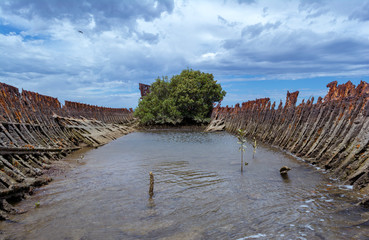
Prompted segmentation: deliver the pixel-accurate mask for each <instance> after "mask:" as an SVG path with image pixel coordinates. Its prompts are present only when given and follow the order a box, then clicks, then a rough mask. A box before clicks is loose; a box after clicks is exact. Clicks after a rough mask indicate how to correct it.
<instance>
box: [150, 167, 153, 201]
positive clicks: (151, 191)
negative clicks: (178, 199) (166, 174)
mask: <svg viewBox="0 0 369 240" xmlns="http://www.w3.org/2000/svg"><path fill="white" fill-rule="evenodd" d="M149 195H150V198H152V196H154V174H153V173H152V172H150V188H149Z"/></svg>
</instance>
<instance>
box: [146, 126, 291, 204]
mask: <svg viewBox="0 0 369 240" xmlns="http://www.w3.org/2000/svg"><path fill="white" fill-rule="evenodd" d="M237 138H238V144H240V148H239V150H240V152H241V172H243V152H245V149H246V131H245V130H243V129H238V135H237ZM252 147H253V154H252V157H253V158H254V156H255V153H256V149H257V144H256V138H255V137H254V143H253V145H252ZM247 165H248V163H247V162H246V161H245V166H247ZM289 170H291V168H289V167H287V166H283V167H281V169H279V173H280V174H281V176H282V177H287V172H288V171H289ZM149 175H150V187H149V196H150V198H152V197H153V196H154V174H153V173H152V172H150V173H149Z"/></svg>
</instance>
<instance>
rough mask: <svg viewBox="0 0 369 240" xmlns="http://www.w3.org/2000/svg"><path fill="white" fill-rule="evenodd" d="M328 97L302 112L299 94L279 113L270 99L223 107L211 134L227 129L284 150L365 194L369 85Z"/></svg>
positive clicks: (346, 87)
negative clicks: (215, 130)
mask: <svg viewBox="0 0 369 240" xmlns="http://www.w3.org/2000/svg"><path fill="white" fill-rule="evenodd" d="M327 87H328V88H329V92H328V94H327V95H326V96H325V97H324V98H321V97H319V99H318V101H317V102H316V103H314V98H311V99H309V100H307V101H306V102H305V101H304V100H303V101H302V103H301V104H299V105H298V106H296V102H297V96H298V94H299V92H298V91H297V92H293V93H289V92H287V97H286V103H285V105H284V106H283V104H282V102H281V103H280V104H279V106H278V107H277V108H275V107H276V103H275V102H274V103H271V101H270V99H269V98H264V99H257V100H254V101H248V102H244V103H242V105H241V106H240V105H239V104H237V105H236V106H235V107H228V106H227V107H220V106H217V107H216V108H215V109H214V111H213V113H212V124H211V126H210V128H209V129H210V130H211V129H212V128H214V129H217V130H219V129H222V127H223V128H225V129H226V130H227V131H229V132H233V133H235V132H236V131H237V129H240V128H242V129H245V130H246V131H247V133H248V135H249V136H252V137H256V138H257V139H258V140H259V141H262V142H265V143H268V144H271V145H274V146H278V147H280V148H282V149H284V150H286V151H289V152H291V153H293V154H295V155H296V156H298V157H301V158H303V159H304V160H306V161H308V162H310V163H312V164H315V165H317V166H319V167H322V168H325V169H327V170H329V171H330V172H331V173H332V174H333V175H334V176H335V177H338V178H340V179H341V180H343V181H345V182H346V183H347V184H351V185H353V186H354V188H355V189H360V190H361V191H362V192H365V193H368V192H369V184H368V183H369V148H368V146H369V101H368V100H369V85H368V83H366V82H363V81H362V82H361V83H360V84H359V85H358V86H357V87H355V85H353V84H352V83H351V82H350V81H349V82H347V83H346V84H342V85H337V82H336V81H335V82H331V83H329V84H328V85H327Z"/></svg>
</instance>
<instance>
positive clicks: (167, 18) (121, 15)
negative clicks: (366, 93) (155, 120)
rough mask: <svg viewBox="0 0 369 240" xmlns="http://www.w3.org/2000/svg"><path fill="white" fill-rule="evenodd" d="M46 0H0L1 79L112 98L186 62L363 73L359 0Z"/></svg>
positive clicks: (241, 69)
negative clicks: (39, 0)
mask: <svg viewBox="0 0 369 240" xmlns="http://www.w3.org/2000/svg"><path fill="white" fill-rule="evenodd" d="M56 3H57V1H56V0H50V1H48V2H47V4H46V5H45V6H43V5H37V4H36V5H35V6H36V7H38V8H33V7H32V6H30V4H29V1H26V0H14V1H9V2H6V1H5V2H2V3H0V81H1V82H6V83H9V84H14V85H16V86H17V87H21V88H25V89H29V90H32V91H38V92H41V93H43V94H49V95H51V96H56V97H59V98H61V97H63V98H67V97H68V98H67V99H69V100H78V101H84V102H87V103H90V104H96V105H102V104H105V105H107V106H113V107H114V106H115V105H119V106H121V105H120V103H119V101H120V100H121V101H122V102H129V104H130V105H129V106H135V105H136V104H137V98H136V96H137V94H138V82H144V83H150V82H152V81H154V79H155V78H156V77H158V76H162V75H168V76H169V77H170V76H172V75H174V74H178V73H180V71H181V70H182V69H185V68H187V67H190V68H193V69H200V70H201V71H205V72H211V73H213V74H214V75H215V78H216V79H220V82H222V83H228V82H245V81H259V80H270V81H272V80H274V79H286V80H287V79H292V80H294V79H303V78H309V77H326V76H368V75H369V70H368V69H369V68H368V67H369V44H368V39H369V28H367V22H366V20H365V19H366V16H367V15H365V11H360V9H359V6H361V7H362V8H363V9H366V7H367V6H369V3H368V1H365V2H362V1H358V0H356V1H353V2H350V3H348V2H346V1H325V2H323V1H268V0H259V1H246V2H240V1H237V0H226V1H188V0H183V1H182V0H176V1H174V2H172V1H169V0H168V1H145V2H142V1H125V2H122V1H115V0H111V1H110V2H109V3H104V4H102V3H101V1H97V0H86V1H84V2H78V1H77V2H76V1H71V0H66V1H63V3H62V4H61V6H60V7H59V8H58V7H57V5H56ZM46 6H47V7H46ZM79 31H82V32H83V33H80V32H79ZM11 32H13V33H11ZM104 94H105V95H104ZM261 94H264V96H266V94H268V93H267V92H264V93H261ZM283 94H284V93H283ZM109 96H110V97H111V101H109ZM229 96H232V94H229ZM119 98H120V100H119ZM127 98H131V99H130V100H129V101H127ZM113 99H114V100H113ZM229 99H231V97H229ZM99 101H101V103H100V102H99Z"/></svg>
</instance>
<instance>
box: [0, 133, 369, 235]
mask: <svg viewBox="0 0 369 240" xmlns="http://www.w3.org/2000/svg"><path fill="white" fill-rule="evenodd" d="M81 154H83V155H84V158H83V159H81V157H80V155H81ZM252 155H253V153H252V147H251V146H250V145H249V146H248V148H247V150H246V156H245V157H246V161H247V162H248V163H249V164H248V166H246V167H245V168H244V172H243V174H242V173H241V172H240V153H239V152H238V145H237V140H236V138H235V137H234V136H232V135H229V134H227V133H201V132H173V131H171V132H170V131H160V132H159V131H157V132H155V131H154V132H145V133H144V132H137V133H132V134H129V135H127V136H124V137H122V138H120V139H118V140H116V141H114V142H112V143H110V144H108V145H105V146H103V147H100V148H98V149H93V150H90V151H88V152H85V153H79V152H78V153H75V154H74V155H72V156H70V158H69V161H77V160H78V161H79V163H78V164H77V166H76V167H75V168H73V170H71V171H69V172H67V173H66V174H63V175H62V176H60V177H58V178H56V179H55V181H53V182H52V183H51V184H50V185H48V186H45V187H43V188H41V189H39V190H38V192H37V193H36V195H35V196H33V197H31V198H29V199H27V200H25V201H23V202H21V203H20V204H18V205H17V207H19V208H23V209H26V210H29V211H28V212H27V213H25V214H23V215H19V216H15V217H13V221H14V222H3V223H0V229H1V230H2V231H3V232H4V233H3V234H2V235H0V237H1V236H2V237H3V238H5V236H8V237H6V238H8V239H368V238H369V227H368V226H369V223H368V222H367V220H368V219H369V214H368V213H367V212H365V210H364V209H362V208H360V207H356V206H354V203H356V202H357V201H358V200H359V198H360V196H358V195H356V194H354V193H353V191H352V190H351V189H350V188H349V187H347V186H343V185H340V183H339V182H338V181H334V180H331V179H329V178H328V176H327V174H325V173H324V172H323V171H319V170H316V169H315V168H314V167H313V166H309V165H307V164H305V163H302V162H301V161H299V160H297V159H295V158H293V157H291V156H289V155H288V154H286V153H284V152H281V151H279V150H277V149H274V148H271V147H268V146H263V145H259V148H258V149H257V152H256V154H255V156H254V158H253V157H252ZM283 165H287V166H289V167H291V168H292V170H291V171H290V172H289V174H288V178H285V179H284V178H282V177H281V175H280V174H279V168H280V167H281V166H283ZM150 171H152V172H153V173H154V175H155V188H154V192H155V195H154V197H153V198H152V199H150V198H149V196H148V189H149V172H150ZM36 202H39V203H40V207H38V208H35V207H34V206H35V203H36Z"/></svg>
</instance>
